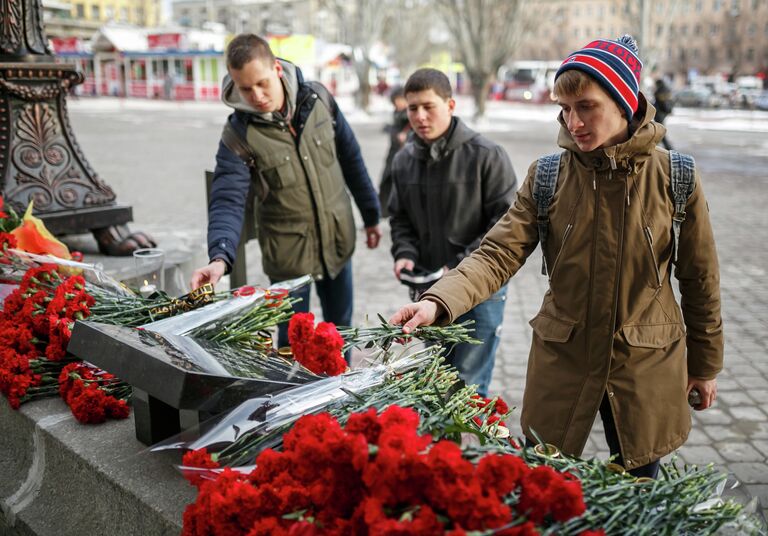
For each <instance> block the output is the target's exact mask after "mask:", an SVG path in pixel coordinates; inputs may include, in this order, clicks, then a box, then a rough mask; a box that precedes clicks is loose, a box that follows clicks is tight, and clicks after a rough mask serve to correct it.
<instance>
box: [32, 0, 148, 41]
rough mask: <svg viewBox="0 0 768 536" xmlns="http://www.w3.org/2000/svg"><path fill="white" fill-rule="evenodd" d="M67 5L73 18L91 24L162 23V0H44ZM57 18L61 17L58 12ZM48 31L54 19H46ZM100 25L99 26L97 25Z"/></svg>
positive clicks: (49, 2) (47, 3) (49, 3)
mask: <svg viewBox="0 0 768 536" xmlns="http://www.w3.org/2000/svg"><path fill="white" fill-rule="evenodd" d="M49 5H50V6H54V5H55V6H60V5H65V6H67V8H68V9H69V17H70V19H71V20H75V21H81V22H86V23H91V24H96V25H99V24H103V23H108V22H118V23H128V24H134V25H136V26H146V27H154V26H158V25H159V24H160V23H161V16H160V0H44V1H43V8H44V10H45V9H46V7H47V6H49ZM57 18H61V17H60V16H59V15H58V14H57ZM45 24H46V31H47V32H48V33H49V34H50V33H51V27H52V21H49V20H46V21H45ZM97 27H98V26H97Z"/></svg>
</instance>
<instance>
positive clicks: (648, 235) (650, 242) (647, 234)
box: [643, 225, 661, 288]
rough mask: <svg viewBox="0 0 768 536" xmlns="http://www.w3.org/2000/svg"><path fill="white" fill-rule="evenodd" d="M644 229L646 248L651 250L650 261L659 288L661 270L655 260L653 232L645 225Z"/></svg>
mask: <svg viewBox="0 0 768 536" xmlns="http://www.w3.org/2000/svg"><path fill="white" fill-rule="evenodd" d="M643 231H645V238H646V241H647V242H648V248H649V249H650V250H651V261H652V262H653V268H654V269H655V270H656V288H661V271H660V270H659V263H658V262H657V261H656V252H655V251H654V250H653V233H651V228H650V227H648V226H647V225H646V226H645V227H644V228H643Z"/></svg>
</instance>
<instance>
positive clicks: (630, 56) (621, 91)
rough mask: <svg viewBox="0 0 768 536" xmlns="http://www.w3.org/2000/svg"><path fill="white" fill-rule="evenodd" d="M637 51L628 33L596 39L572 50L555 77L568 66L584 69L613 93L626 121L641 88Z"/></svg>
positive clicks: (631, 114)
mask: <svg viewBox="0 0 768 536" xmlns="http://www.w3.org/2000/svg"><path fill="white" fill-rule="evenodd" d="M639 55H640V51H639V50H638V48H637V43H636V42H635V40H634V39H633V38H632V36H630V35H623V36H621V37H620V38H618V39H617V40H615V41H611V40H608V39H597V40H595V41H592V42H591V43H589V44H588V45H587V46H585V47H584V48H582V49H581V50H577V51H576V52H573V53H571V55H570V56H568V57H567V58H566V59H565V61H564V62H563V63H562V65H560V68H559V69H558V70H557V74H555V79H557V77H558V76H560V75H561V74H562V73H564V72H565V71H567V70H569V69H578V70H580V71H584V72H585V73H587V74H588V75H590V76H591V77H592V78H594V79H595V81H596V82H597V83H598V84H600V85H601V86H602V87H603V89H605V90H606V91H607V92H608V94H609V95H610V96H611V97H613V99H614V100H615V101H616V103H617V104H618V105H619V107H620V108H621V109H622V110H624V111H625V112H626V114H627V121H629V120H631V119H632V116H633V115H634V113H635V112H636V111H637V104H638V99H637V93H638V91H639V90H640V70H641V69H642V68H643V62H642V61H640V57H639Z"/></svg>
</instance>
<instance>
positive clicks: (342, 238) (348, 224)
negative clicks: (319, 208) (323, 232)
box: [333, 211, 357, 259]
mask: <svg viewBox="0 0 768 536" xmlns="http://www.w3.org/2000/svg"><path fill="white" fill-rule="evenodd" d="M333 221H334V226H335V229H334V231H335V232H334V234H335V236H334V239H335V242H336V255H337V257H338V258H339V259H345V258H347V257H348V256H349V255H351V254H352V252H353V251H354V249H355V235H356V233H357V230H356V229H355V220H354V217H353V216H352V215H351V214H349V213H347V212H346V211H345V212H342V213H341V214H339V212H338V211H337V212H334V213H333Z"/></svg>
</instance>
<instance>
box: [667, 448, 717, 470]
mask: <svg viewBox="0 0 768 536" xmlns="http://www.w3.org/2000/svg"><path fill="white" fill-rule="evenodd" d="M678 452H679V454H680V457H681V458H682V459H683V460H685V462H686V463H688V464H694V465H699V466H704V465H708V464H710V463H723V462H724V461H725V460H724V459H723V457H722V456H720V454H719V453H718V452H717V450H715V449H714V448H713V447H710V446H706V445H700V446H697V445H691V446H689V445H683V446H682V447H680V450H679V451H678Z"/></svg>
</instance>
